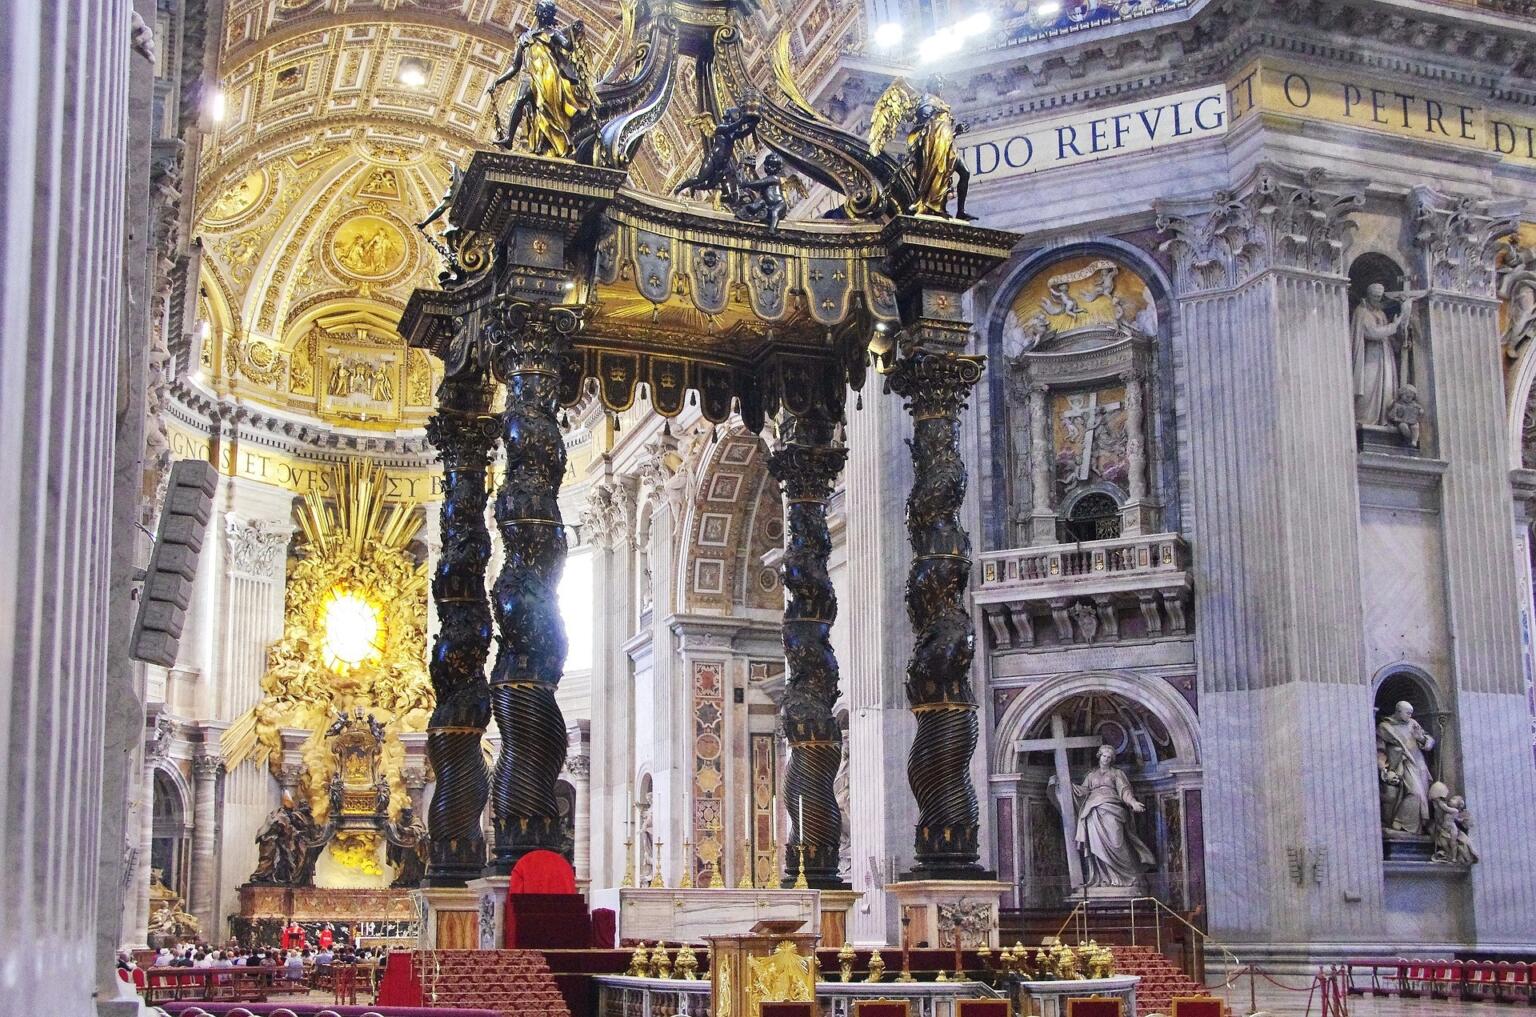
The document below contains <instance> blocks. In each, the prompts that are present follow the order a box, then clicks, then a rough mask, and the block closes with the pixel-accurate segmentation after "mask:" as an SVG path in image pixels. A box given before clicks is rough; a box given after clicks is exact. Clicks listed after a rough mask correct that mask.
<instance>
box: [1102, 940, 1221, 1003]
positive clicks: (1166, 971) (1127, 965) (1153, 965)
mask: <svg viewBox="0 0 1536 1017" xmlns="http://www.w3.org/2000/svg"><path fill="white" fill-rule="evenodd" d="M1110 949H1111V950H1113V951H1114V954H1115V974H1117V975H1140V976H1141V984H1140V985H1138V986H1136V1012H1137V1013H1138V1014H1141V1015H1144V1014H1150V1013H1160V1014H1166V1013H1168V1012H1169V1010H1170V1009H1171V1008H1170V1006H1169V1004H1170V1002H1171V1001H1172V999H1173V997H1174V996H1208V995H1210V992H1209V991H1207V990H1206V989H1205V987H1204V986H1202V985H1200V984H1198V983H1197V982H1195V981H1194V980H1193V979H1191V978H1190V977H1189V976H1188V975H1186V974H1185V973H1184V972H1182V971H1180V970H1179V969H1178V967H1177V966H1175V965H1174V963H1173V962H1172V961H1170V960H1169V959H1168V958H1167V957H1164V956H1163V955H1162V954H1160V953H1158V952H1157V951H1156V950H1155V949H1153V948H1152V947H1150V946H1115V947H1111V948H1110Z"/></svg>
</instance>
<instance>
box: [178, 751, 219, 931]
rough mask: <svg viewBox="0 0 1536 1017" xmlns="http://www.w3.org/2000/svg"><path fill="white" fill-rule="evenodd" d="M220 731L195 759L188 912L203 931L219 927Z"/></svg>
mask: <svg viewBox="0 0 1536 1017" xmlns="http://www.w3.org/2000/svg"><path fill="white" fill-rule="evenodd" d="M221 733H222V732H221V731H219V729H218V728H211V729H205V731H204V738H205V739H206V740H205V742H204V744H203V745H202V746H201V747H200V749H199V750H198V752H197V754H196V755H194V756H193V757H192V878H191V880H190V883H191V885H190V886H189V887H188V888H187V898H188V899H187V910H188V911H190V912H191V913H192V914H193V915H194V916H195V917H196V918H197V920H198V921H199V922H201V923H202V925H203V929H204V930H205V932H207V933H211V932H212V931H213V930H216V929H217V928H218V927H219V919H220V915H219V906H218V905H219V884H218V879H219V859H218V854H219V782H220V780H221V779H222V778H223V776H224V759H223V756H222V755H221V754H220V752H219V741H218V738H219V735H220V734H221Z"/></svg>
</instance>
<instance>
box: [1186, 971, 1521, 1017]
mask: <svg viewBox="0 0 1536 1017" xmlns="http://www.w3.org/2000/svg"><path fill="white" fill-rule="evenodd" d="M1277 981H1279V982H1280V983H1281V985H1284V986H1285V988H1279V987H1277V986H1276V985H1274V984H1271V983H1268V982H1265V981H1263V980H1262V979H1261V980H1260V982H1259V984H1258V985H1257V986H1256V988H1255V991H1254V993H1253V995H1252V996H1250V994H1249V987H1248V979H1246V978H1242V979H1239V980H1238V981H1237V983H1236V984H1235V985H1233V986H1232V987H1231V988H1230V989H1225V990H1224V989H1221V988H1216V989H1213V990H1212V995H1216V996H1220V997H1222V998H1223V999H1225V1000H1227V1005H1228V1007H1229V1008H1230V1010H1231V1012H1232V1014H1233V1017H1245V1015H1247V1014H1248V1013H1249V1012H1250V1010H1251V1009H1252V1006H1253V1005H1254V1004H1255V1003H1256V1005H1257V1008H1258V1010H1259V1011H1261V1012H1263V1013H1266V1014H1272V1015H1274V1017H1319V1015H1320V1014H1321V1013H1322V1002H1321V998H1320V996H1319V994H1318V993H1315V992H1313V993H1310V994H1309V991H1308V986H1307V982H1306V979H1305V977H1303V976H1298V975H1286V976H1282V977H1279V978H1278V979H1277ZM1250 1000H1252V1001H1253V1002H1252V1003H1251V1002H1250ZM1346 1002H1347V1003H1348V1006H1349V1013H1348V1015H1347V1017H1500V1015H1505V1014H1508V1015H1510V1017H1518V1015H1520V1014H1521V1013H1522V1012H1526V1011H1527V1010H1528V1009H1529V1008H1527V1007H1525V1006H1511V1005H1509V1004H1499V1003H1486V1002H1461V1001H1459V1000H1431V999H1399V998H1397V997H1396V996H1385V997H1380V996H1377V997H1373V996H1351V997H1349V999H1348V1000H1346Z"/></svg>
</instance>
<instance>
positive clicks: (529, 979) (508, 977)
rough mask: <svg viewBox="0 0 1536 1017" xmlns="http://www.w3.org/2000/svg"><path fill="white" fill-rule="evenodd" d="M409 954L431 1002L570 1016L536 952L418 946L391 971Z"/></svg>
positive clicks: (507, 1016) (508, 1014)
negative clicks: (424, 948) (423, 948)
mask: <svg viewBox="0 0 1536 1017" xmlns="http://www.w3.org/2000/svg"><path fill="white" fill-rule="evenodd" d="M405 957H409V958H410V970H411V975H412V976H414V977H413V978H412V979H411V980H412V981H414V982H415V983H416V984H418V985H420V986H421V997H422V998H421V1003H423V1004H425V1005H426V1006H429V1007H445V1006H458V1007H475V1008H479V1009H484V1010H494V1011H496V1012H497V1013H499V1014H501V1015H502V1017H533V1015H536V1014H537V1015H548V1017H571V1012H570V1010H569V1009H568V1008H567V1007H566V1005H565V997H564V996H562V995H561V994H560V988H559V986H557V985H556V984H555V978H554V976H553V975H552V974H550V971H549V965H548V964H546V963H545V962H544V956H543V954H540V953H538V952H537V951H534V950H417V951H413V952H412V953H410V954H396V955H394V956H393V957H391V958H390V968H389V973H390V974H394V973H395V972H394V967H395V964H396V963H398V962H399V961H400V960H401V959H403V958H405ZM381 995H383V993H382V992H381ZM391 1002H393V1000H391Z"/></svg>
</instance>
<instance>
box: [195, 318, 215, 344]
mask: <svg viewBox="0 0 1536 1017" xmlns="http://www.w3.org/2000/svg"><path fill="white" fill-rule="evenodd" d="M197 331H198V336H199V338H201V339H202V340H203V342H207V341H208V337H209V336H211V335H213V323H212V322H208V321H205V322H203V323H202V324H201V325H199V326H198V329H197Z"/></svg>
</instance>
